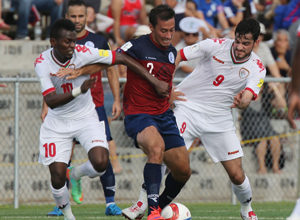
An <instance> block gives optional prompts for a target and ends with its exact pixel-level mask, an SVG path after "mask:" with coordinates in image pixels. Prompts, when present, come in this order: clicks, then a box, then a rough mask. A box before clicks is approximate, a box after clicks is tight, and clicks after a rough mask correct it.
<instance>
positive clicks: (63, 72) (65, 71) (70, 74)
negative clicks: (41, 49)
mask: <svg viewBox="0 0 300 220" xmlns="http://www.w3.org/2000/svg"><path fill="white" fill-rule="evenodd" d="M51 75H52V76H56V77H59V78H63V77H65V76H66V79H75V78H77V77H78V76H80V75H81V73H80V71H79V70H78V69H71V68H60V69H59V70H58V72H57V73H55V74H51Z"/></svg>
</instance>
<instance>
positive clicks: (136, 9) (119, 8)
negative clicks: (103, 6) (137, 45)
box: [107, 0, 147, 46]
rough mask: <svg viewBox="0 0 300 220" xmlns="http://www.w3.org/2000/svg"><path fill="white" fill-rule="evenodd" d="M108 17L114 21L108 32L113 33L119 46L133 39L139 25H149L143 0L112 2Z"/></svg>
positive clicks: (118, 0) (115, 0) (114, 0)
mask: <svg viewBox="0 0 300 220" xmlns="http://www.w3.org/2000/svg"><path fill="white" fill-rule="evenodd" d="M107 15H108V17H111V18H113V19H114V23H113V25H112V26H111V27H109V28H108V29H107V32H108V33H113V35H114V38H115V41H116V43H117V45H118V46H121V45H123V44H124V43H125V41H128V40H129V39H131V38H132V36H133V34H134V33H135V31H136V28H137V27H138V25H139V24H147V13H146V8H145V3H144V1H143V0H133V1H130V0H112V1H111V4H110V6H109V9H108V12H107Z"/></svg>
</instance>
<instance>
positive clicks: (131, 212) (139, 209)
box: [122, 201, 147, 220]
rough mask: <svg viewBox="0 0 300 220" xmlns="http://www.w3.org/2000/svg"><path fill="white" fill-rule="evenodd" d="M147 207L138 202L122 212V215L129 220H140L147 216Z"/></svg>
mask: <svg viewBox="0 0 300 220" xmlns="http://www.w3.org/2000/svg"><path fill="white" fill-rule="evenodd" d="M146 209H147V206H146V205H144V204H143V202H141V201H138V202H137V203H135V204H133V205H132V206H130V207H129V208H126V209H123V210H122V215H123V216H124V217H125V218H127V219H129V220H134V219H137V220H140V219H142V218H143V216H144V215H145V211H146Z"/></svg>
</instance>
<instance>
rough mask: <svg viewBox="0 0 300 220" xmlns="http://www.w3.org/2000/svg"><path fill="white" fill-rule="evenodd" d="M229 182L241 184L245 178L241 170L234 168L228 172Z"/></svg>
mask: <svg viewBox="0 0 300 220" xmlns="http://www.w3.org/2000/svg"><path fill="white" fill-rule="evenodd" d="M229 178H230V180H231V182H232V183H233V184H235V185H241V184H242V183H243V182H244V180H245V174H244V171H243V170H235V171H234V172H232V173H230V174H229Z"/></svg>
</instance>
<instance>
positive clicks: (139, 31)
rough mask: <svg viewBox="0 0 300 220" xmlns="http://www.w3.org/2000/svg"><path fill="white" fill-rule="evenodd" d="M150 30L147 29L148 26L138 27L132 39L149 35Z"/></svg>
mask: <svg viewBox="0 0 300 220" xmlns="http://www.w3.org/2000/svg"><path fill="white" fill-rule="evenodd" d="M150 33H151V30H150V28H149V26H148V25H139V26H138V27H137V29H136V31H135V32H134V35H133V36H134V37H139V36H142V35H145V34H150Z"/></svg>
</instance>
